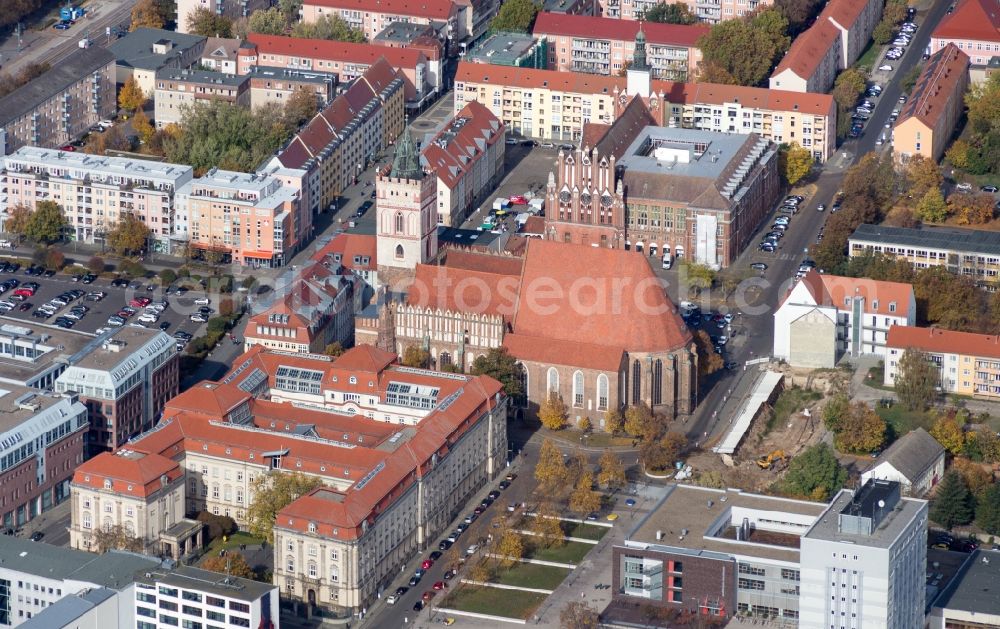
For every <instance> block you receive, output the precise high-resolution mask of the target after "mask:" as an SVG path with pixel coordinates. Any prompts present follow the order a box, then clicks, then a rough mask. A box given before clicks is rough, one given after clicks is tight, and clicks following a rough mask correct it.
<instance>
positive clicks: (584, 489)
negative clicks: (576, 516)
mask: <svg viewBox="0 0 1000 629" xmlns="http://www.w3.org/2000/svg"><path fill="white" fill-rule="evenodd" d="M569 508H570V509H571V510H572V511H575V512H577V513H592V512H594V511H597V510H598V509H600V508H601V494H599V493H597V492H596V491H594V474H593V473H592V472H590V471H586V472H584V473H583V474H581V475H580V479H579V480H577V481H576V488H575V489H574V490H573V493H571V494H570V495H569Z"/></svg>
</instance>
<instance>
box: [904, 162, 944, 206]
mask: <svg viewBox="0 0 1000 629" xmlns="http://www.w3.org/2000/svg"><path fill="white" fill-rule="evenodd" d="M906 182H907V183H908V184H909V188H908V190H907V193H908V194H909V195H910V196H912V197H913V198H915V199H920V198H923V196H924V195H925V194H927V191H928V190H930V189H931V188H938V189H940V188H941V185H942V184H944V175H942V174H941V167H940V166H938V164H937V162H935V161H934V160H932V159H927V158H926V157H924V156H923V155H920V154H917V155H914V156H913V157H911V158H910V161H909V162H908V163H907V164H906Z"/></svg>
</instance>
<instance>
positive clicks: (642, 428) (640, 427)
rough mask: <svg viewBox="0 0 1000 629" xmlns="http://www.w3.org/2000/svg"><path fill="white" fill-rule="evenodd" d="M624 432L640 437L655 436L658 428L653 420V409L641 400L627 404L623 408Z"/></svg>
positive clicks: (649, 437) (648, 437) (650, 437)
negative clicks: (630, 404)
mask: <svg viewBox="0 0 1000 629" xmlns="http://www.w3.org/2000/svg"><path fill="white" fill-rule="evenodd" d="M625 432H626V433H628V434H629V435H631V436H633V437H636V438H641V439H652V438H654V437H656V434H657V432H658V429H657V427H656V426H655V424H654V421H653V411H651V410H649V407H648V406H646V405H645V404H644V403H642V402H640V403H638V404H633V405H632V406H629V407H628V408H627V409H625Z"/></svg>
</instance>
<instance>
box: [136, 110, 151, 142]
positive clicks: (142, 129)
mask: <svg viewBox="0 0 1000 629" xmlns="http://www.w3.org/2000/svg"><path fill="white" fill-rule="evenodd" d="M132 128H133V129H135V132H136V133H138V134H139V139H140V140H142V141H143V142H149V141H150V139H152V137H153V134H154V133H156V127H154V126H153V124H152V123H151V122H150V121H149V116H147V115H146V112H144V111H143V110H141V109H140V110H139V111H137V112H135V115H134V116H132Z"/></svg>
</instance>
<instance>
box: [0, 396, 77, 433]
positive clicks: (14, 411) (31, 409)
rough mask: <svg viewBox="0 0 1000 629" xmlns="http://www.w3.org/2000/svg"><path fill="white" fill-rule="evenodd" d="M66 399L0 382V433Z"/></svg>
mask: <svg viewBox="0 0 1000 629" xmlns="http://www.w3.org/2000/svg"><path fill="white" fill-rule="evenodd" d="M67 399H68V398H66V396H64V395H52V394H49V393H45V392H43V391H39V390H38V389H35V388H32V387H26V386H23V385H20V384H7V383H0V434H3V433H5V432H7V431H8V430H10V429H12V428H17V427H18V426H20V425H21V424H22V423H24V422H25V421H26V420H28V419H31V418H32V417H34V416H35V415H38V414H40V413H44V412H45V411H47V410H48V409H50V408H52V407H53V406H55V405H57V404H59V402H62V401H66V400H67ZM35 406H37V408H35Z"/></svg>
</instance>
